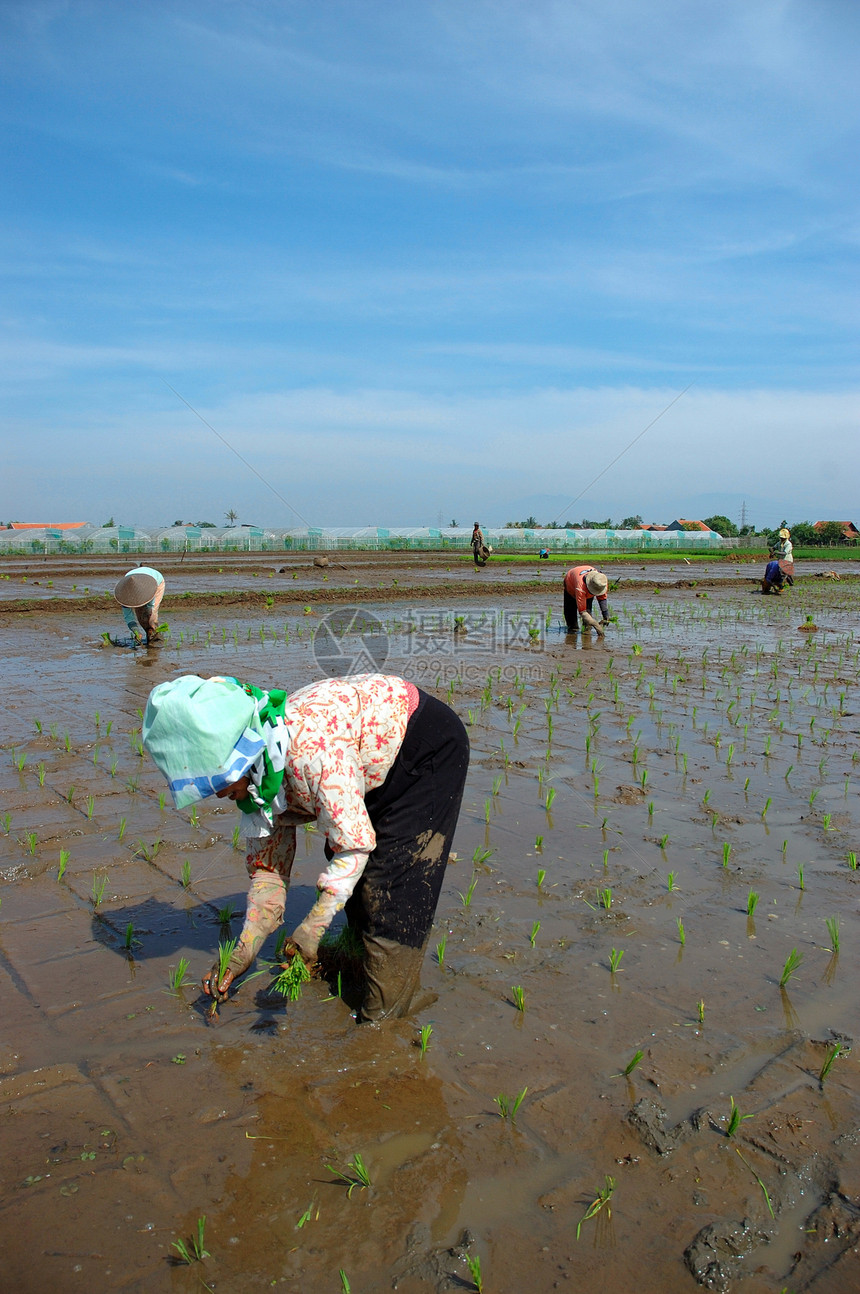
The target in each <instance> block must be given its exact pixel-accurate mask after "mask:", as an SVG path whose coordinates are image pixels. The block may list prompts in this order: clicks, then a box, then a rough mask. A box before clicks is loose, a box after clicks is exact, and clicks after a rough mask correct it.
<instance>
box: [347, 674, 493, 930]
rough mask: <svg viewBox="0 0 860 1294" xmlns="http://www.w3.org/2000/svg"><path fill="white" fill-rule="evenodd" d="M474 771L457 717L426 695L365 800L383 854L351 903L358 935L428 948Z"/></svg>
mask: <svg viewBox="0 0 860 1294" xmlns="http://www.w3.org/2000/svg"><path fill="white" fill-rule="evenodd" d="M468 767H469V738H468V735H467V733H466V729H465V728H464V727H463V724H462V723H461V721H460V719H459V718H458V717H457V715H456V714H455V713H454V711H453V710H452V709H451V708H450V707H449V706H447V705H445V704H444V702H442V701H437V700H436V698H435V697H432V696H429V695H428V694H427V693H426V692H420V691H419V702H418V708H417V709H416V710H415V712H414V714H413V715H412V717H411V718H410V720H409V723H408V725H407V728H406V736H405V737H404V739H403V745H402V746H401V747H400V751H399V753H398V755H397V758H396V760H395V761H394V764H393V765H392V767H391V769H390V770H389V773H388V776H387V777H386V779H385V781H384V782H383V783H382V785H381V786H378V787H376V789H375V790H373V791H368V793H367V795H366V796H365V797H364V803H365V805H366V806H367V812H368V814H369V816H370V821H371V822H372V823H373V829H374V831H375V832H376V848H375V849H374V851H373V853H372V854H371V855H370V857H369V858H368V860H367V866H366V867H365V869H364V872H363V874H362V877H361V880H360V881H359V883H358V885H357V886H356V887H355V890H354V891H353V893H352V895H351V897H350V898H349V899H348V901H347V903H346V909H345V910H346V917H347V920H348V922H349V924H350V926H352V927H353V928H354V929H356V930H358V931H359V932H360V933H362V934H367V935H370V936H373V937H375V938H382V939H392V940H394V941H395V942H396V943H398V944H405V945H406V946H407V947H410V948H421V947H423V945H424V943H425V942H426V940H427V936H428V935H429V933H430V927H431V926H432V924H433V916H434V913H435V911H436V904H437V903H438V902H439V894H440V893H441V890H442V882H443V880H444V877H445V868H446V866H447V863H448V854H449V853H450V850H451V842H452V840H453V838H454V829H455V827H456V826H457V819H458V817H459V815H460V802H461V800H462V798H463V786H464V784H465V781H466V772H467V770H468Z"/></svg>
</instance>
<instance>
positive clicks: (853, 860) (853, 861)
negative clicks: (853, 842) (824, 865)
mask: <svg viewBox="0 0 860 1294" xmlns="http://www.w3.org/2000/svg"><path fill="white" fill-rule="evenodd" d="M848 866H849V867H850V868H851V870H852V872H856V871H857V854H856V853H855V851H854V850H853V849H852V850H850V851H849V853H848Z"/></svg>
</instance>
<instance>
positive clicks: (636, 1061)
mask: <svg viewBox="0 0 860 1294" xmlns="http://www.w3.org/2000/svg"><path fill="white" fill-rule="evenodd" d="M644 1055H645V1052H644V1051H641V1050H640V1051H634V1053H633V1055H632V1056H631V1057H630V1059H629V1060H628V1062H627V1064H626V1065H625V1066H624V1068H623V1069H622V1070H621V1072H620V1073H618V1074H613V1075H612V1077H613V1078H629V1077H630V1075H631V1074H632V1073H633V1071H634V1069H637V1068H638V1066H639V1065H640V1064H641V1062H642V1057H643V1056H644Z"/></svg>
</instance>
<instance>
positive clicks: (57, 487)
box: [0, 0, 860, 525]
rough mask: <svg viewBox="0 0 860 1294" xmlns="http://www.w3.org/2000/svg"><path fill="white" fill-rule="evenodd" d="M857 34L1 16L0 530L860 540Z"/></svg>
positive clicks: (799, 10) (491, 13)
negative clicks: (254, 525)
mask: <svg viewBox="0 0 860 1294" xmlns="http://www.w3.org/2000/svg"><path fill="white" fill-rule="evenodd" d="M858 37H860V6H858V5H857V4H856V3H854V0H814V3H813V2H808V3H801V2H799V0H743V2H742V3H740V2H735V0H723V3H722V4H720V5H703V4H700V3H697V2H694V0H684V2H681V0H651V2H650V3H649V4H647V5H643V4H642V3H641V0H568V3H546V2H545V0H528V3H526V0H519V2H517V3H509V2H507V0H492V2H491V0H469V3H467V4H463V3H462V0H450V2H448V0H438V2H436V3H432V2H429V0H420V2H418V0H414V2H411V0H391V2H390V3H388V2H385V3H380V2H378V0H366V2H364V3H360V4H357V3H355V0H346V2H344V3H339V2H337V0H331V2H328V0H327V2H325V3H319V0H314V2H308V3H305V2H304V0H301V2H296V3H277V2H275V0H268V2H267V3H256V2H253V0H248V2H242V0H234V2H232V3H228V2H226V0H205V2H204V0H174V2H173V3H166V4H165V3H159V2H158V0H147V3H146V4H143V5H129V4H127V3H124V2H123V3H102V2H101V0H90V2H87V0H75V2H74V3H71V2H68V3H66V2H62V3H61V2H60V0H46V2H45V3H40V2H39V0H28V2H27V3H26V4H20V5H17V4H7V5H4V6H2V7H0V47H2V48H3V50H4V55H3V60H2V68H0V76H2V83H0V121H2V139H3V159H2V166H3V173H4V177H5V179H4V184H3V186H2V190H0V230H2V237H3V254H2V266H3V279H4V283H3V304H2V307H0V419H2V421H0V428H2V435H3V441H4V470H3V472H2V474H0V519H2V520H6V519H7V518H14V519H16V520H63V519H87V520H90V521H94V522H96V523H98V522H101V521H104V520H106V519H107V517H108V516H109V515H113V516H115V517H116V518H117V520H120V519H121V520H123V521H127V522H136V523H138V524H145V523H154V522H159V523H167V524H169V523H170V522H171V521H173V520H175V519H178V518H184V519H188V520H200V519H209V520H212V521H215V522H221V521H222V520H223V515H224V512H225V511H226V510H227V509H228V508H234V509H235V510H236V511H238V512H239V514H240V519H241V520H245V521H256V522H260V523H262V524H271V525H276V524H277V525H289V524H291V523H296V524H301V521H302V520H303V521H307V522H309V523H310V524H316V525H336V524H342V525H351V524H368V523H379V524H386V523H389V524H403V523H412V524H415V525H428V524H430V525H433V524H436V522H437V521H438V519H439V517H440V516H441V517H442V518H443V520H444V521H445V522H447V521H448V520H450V519H451V518H452V517H456V518H457V519H458V520H459V521H461V522H470V521H472V520H474V518H475V517H480V518H481V520H482V521H484V522H485V523H486V524H490V525H494V524H501V523H503V522H504V521H506V520H509V519H514V518H517V517H522V516H525V515H526V514H527V513H528V512H535V513H536V515H537V516H538V517H539V520H541V521H548V520H550V519H552V518H553V517H556V516H558V517H559V518H560V519H561V520H565V519H567V518H568V517H570V518H571V519H577V518H579V517H581V516H590V517H605V516H608V515H611V516H613V517H615V518H616V519H618V518H620V517H622V516H624V515H626V514H628V513H631V512H638V513H642V514H643V515H644V516H645V518H646V520H647V519H654V520H670V519H671V518H672V517H674V516H677V515H679V514H680V515H683V516H695V515H707V514H709V513H711V512H727V513H728V514H729V515H730V516H736V515H737V513H738V512H739V509H740V505H741V502H742V501H743V500H746V501H747V505H748V512H749V513H751V515H752V518H753V520H755V521H757V522H758V523H759V524H765V523H771V522H773V521H779V520H780V519H781V517H782V516H787V517H788V518H789V519H790V520H800V519H804V518H808V519H811V520H817V519H819V518H821V517H833V516H836V517H840V518H849V517H850V518H852V519H855V520H857V521H858V524H860V516H857V515H856V514H858V513H860V506H858V504H860V498H858V497H857V481H858V479H860V434H858V410H860V400H858V387H860V365H858V354H857V315H858V309H857V273H856V270H857V263H858V243H860V220H858V201H857V199H858V168H857V157H858V155H860V147H858V143H860V141H858V121H860V113H859V112H858V108H860V103H858V100H860V78H858V77H857V71H856V69H857V60H858V49H860V40H858ZM168 384H169V386H170V387H173V388H175V389H176V390H177V391H178V392H180V393H181V395H182V396H183V397H184V398H185V400H187V401H188V402H189V403H190V404H191V405H193V406H194V408H195V409H197V410H198V411H199V412H200V413H201V414H202V415H203V416H204V417H205V418H206V419H207V420H208V421H209V422H211V424H212V426H213V427H215V428H216V429H217V430H218V432H219V433H220V434H221V435H222V436H223V437H225V438H226V439H227V440H228V441H229V442H230V443H231V444H232V445H234V446H235V447H236V449H237V450H239V452H241V454H242V455H243V456H244V457H245V458H247V459H248V461H249V462H251V463H253V465H254V467H255V468H256V469H257V470H258V471H259V472H260V473H261V475H262V476H263V477H265V478H266V480H267V481H269V482H270V484H271V487H272V489H267V488H266V486H264V485H263V484H261V482H260V481H259V480H258V479H257V478H256V477H255V476H254V475H253V474H252V473H251V472H249V471H248V470H247V468H246V467H244V466H243V465H242V464H241V463H239V462H238V461H237V459H236V458H235V457H233V455H231V454H230V452H229V451H228V450H227V449H226V448H225V447H224V446H223V444H222V443H221V442H220V441H219V440H218V439H217V438H216V437H215V436H214V435H213V434H212V433H211V431H209V430H207V429H206V427H205V426H204V425H203V424H202V423H201V422H200V421H199V420H198V419H196V418H195V417H194V415H193V414H192V413H191V412H190V411H189V410H188V408H187V407H186V406H185V405H183V404H182V403H181V402H180V401H179V400H178V399H177V397H176V396H175V395H174V394H173V392H172V391H171V390H170V389H169V386H168ZM689 384H692V385H691V386H690V389H689V390H688V391H687V392H686V394H685V395H684V396H683V397H682V398H681V399H680V400H679V401H677V403H676V404H675V405H673V407H672V408H671V409H670V410H669V411H668V412H667V413H666V414H665V415H664V416H663V417H662V418H661V419H660V420H659V421H658V422H657V423H656V424H655V426H654V427H653V428H652V429H651V430H650V431H649V432H647V433H646V435H645V436H644V437H642V438H641V439H640V440H639V441H638V442H637V443H636V444H635V445H634V446H633V447H632V448H631V449H630V450H629V452H628V453H626V454H625V455H624V456H623V457H622V458H621V459H620V461H619V462H618V463H616V464H615V465H614V466H613V467H611V468H610V470H609V471H607V472H606V473H605V474H604V475H603V476H602V477H601V478H600V480H599V481H598V482H597V483H596V484H595V485H593V486H591V482H592V481H593V480H594V478H596V477H597V476H598V474H599V473H601V472H603V470H604V468H606V466H607V464H608V463H610V461H611V460H612V459H613V458H614V457H615V456H616V455H617V454H619V453H620V452H621V451H622V450H623V449H624V448H625V446H627V445H629V444H630V442H631V441H633V440H634V438H635V437H636V436H637V435H638V434H639V432H641V431H642V429H643V428H644V427H645V426H646V425H647V424H648V423H649V422H650V421H651V420H652V419H653V418H654V417H655V416H656V415H657V414H659V413H660V411H661V410H662V409H664V408H665V407H666V406H667V405H668V404H669V403H670V401H672V400H673V399H674V397H675V396H676V395H677V394H678V392H679V391H681V390H683V389H684V388H685V387H687V386H688V385H689ZM583 491H584V493H583ZM278 496H281V497H280V498H279V497H278ZM574 500H576V502H575V503H574V502H573V501H574ZM288 505H289V506H288Z"/></svg>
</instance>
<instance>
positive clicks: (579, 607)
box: [564, 566, 609, 634]
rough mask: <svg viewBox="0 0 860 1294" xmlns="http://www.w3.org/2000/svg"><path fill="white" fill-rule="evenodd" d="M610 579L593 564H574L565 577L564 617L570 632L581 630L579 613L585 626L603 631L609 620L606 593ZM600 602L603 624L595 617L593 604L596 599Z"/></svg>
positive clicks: (599, 631)
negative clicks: (578, 619)
mask: <svg viewBox="0 0 860 1294" xmlns="http://www.w3.org/2000/svg"><path fill="white" fill-rule="evenodd" d="M608 589H609V580H608V579H607V578H606V576H605V575H604V574H603V572H602V571H598V570H596V569H595V568H594V567H593V566H572V567H571V568H570V570H569V571H568V572H567V574H566V575H565V577H564V619H565V623H566V625H567V628H568V632H569V633H572V634H575V633H577V632H578V630H579V625H578V623H577V613H579V615H581V616H582V623H583V627H585V626H588V627H589V628H593V629H596V630H597V632H598V633H599V634H602V633H603V626H604V625H605V624H606V623H607V622H608V620H609V604H608V602H607V600H606V594H607V591H608ZM595 598H597V601H598V602H599V604H600V616H601V620H602V622H603V623H602V624H601V623H600V622H599V621H597V620H595V619H594V616H593V615H592V614H591V606H592V603H593V601H594V599H595Z"/></svg>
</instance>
